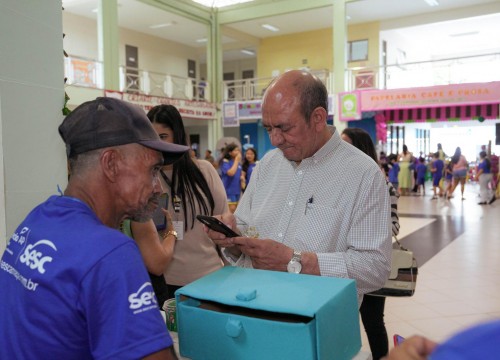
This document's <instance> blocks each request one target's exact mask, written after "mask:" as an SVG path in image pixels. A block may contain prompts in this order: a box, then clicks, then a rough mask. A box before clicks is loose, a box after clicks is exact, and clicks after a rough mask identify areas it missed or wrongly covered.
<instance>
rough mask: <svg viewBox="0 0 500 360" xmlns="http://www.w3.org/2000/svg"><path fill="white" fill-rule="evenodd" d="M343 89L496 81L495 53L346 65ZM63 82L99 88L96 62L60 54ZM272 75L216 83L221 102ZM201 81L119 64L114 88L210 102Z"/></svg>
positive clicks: (498, 63) (246, 94) (251, 92)
mask: <svg viewBox="0 0 500 360" xmlns="http://www.w3.org/2000/svg"><path fill="white" fill-rule="evenodd" d="M310 71H311V72H312V73H314V74H315V75H316V76H318V77H319V78H320V79H321V81H323V83H324V84H325V85H326V88H327V90H328V93H329V94H334V93H335V89H334V86H333V75H332V74H331V73H330V72H329V71H328V70H310ZM346 73H347V79H348V81H347V84H346V90H347V91H352V90H356V89H398V88H411V87H425V86H436V85H448V84H460V83H472V82H489V81H500V53H492V54H486V55H475V56H464V57H458V58H450V59H439V60H433V61H421V62H410V63H402V64H394V65H387V66H377V67H357V68H350V69H347V70H346ZM65 74H66V75H65V76H66V77H67V78H68V82H67V83H68V84H70V85H77V86H85V87H92V88H97V89H102V88H103V87H104V82H103V80H102V79H103V75H102V74H103V66H102V64H101V63H100V62H98V61H95V60H90V59H84V58H79V57H68V58H65ZM272 80H273V78H272V77H269V78H252V79H242V80H228V81H224V82H223V83H222V88H223V101H247V100H256V99H261V98H262V95H263V93H264V91H265V89H266V88H267V86H269V83H270V82H271V81H272ZM208 85H209V84H208V83H207V82H205V81H201V80H195V79H192V78H185V77H181V76H176V75H172V74H163V73H157V72H152V71H147V70H142V69H136V68H127V67H124V66H122V67H120V90H121V91H124V92H132V93H138V94H145V95H153V96H165V97H169V98H176V99H187V100H202V101H203V100H207V101H211V94H210V92H209V86H208Z"/></svg>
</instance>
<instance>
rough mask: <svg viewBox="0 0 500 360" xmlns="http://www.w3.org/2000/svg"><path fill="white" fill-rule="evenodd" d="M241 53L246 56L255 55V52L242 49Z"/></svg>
mask: <svg viewBox="0 0 500 360" xmlns="http://www.w3.org/2000/svg"><path fill="white" fill-rule="evenodd" d="M241 52H242V53H243V54H247V55H252V56H253V55H255V51H253V50H247V49H242V50H241Z"/></svg>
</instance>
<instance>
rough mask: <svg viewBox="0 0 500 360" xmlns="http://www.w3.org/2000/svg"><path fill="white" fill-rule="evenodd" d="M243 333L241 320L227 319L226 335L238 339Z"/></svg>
mask: <svg viewBox="0 0 500 360" xmlns="http://www.w3.org/2000/svg"><path fill="white" fill-rule="evenodd" d="M242 331H243V324H242V323H241V321H240V320H234V319H231V318H229V319H227V323H226V334H227V336H229V337H232V338H237V337H238V336H240V334H241V332H242Z"/></svg>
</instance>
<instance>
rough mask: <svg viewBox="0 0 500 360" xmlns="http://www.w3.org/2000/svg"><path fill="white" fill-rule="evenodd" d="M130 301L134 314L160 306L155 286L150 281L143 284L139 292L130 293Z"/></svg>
mask: <svg viewBox="0 0 500 360" xmlns="http://www.w3.org/2000/svg"><path fill="white" fill-rule="evenodd" d="M128 301H129V303H130V305H129V308H130V309H131V310H134V314H137V313H139V312H143V311H146V310H149V309H153V308H156V307H157V306H158V302H157V301H156V297H155V293H154V290H153V286H152V285H151V283H150V282H149V281H147V282H145V283H144V284H142V285H141V287H140V288H139V290H137V292H135V293H132V294H130V295H129V297H128Z"/></svg>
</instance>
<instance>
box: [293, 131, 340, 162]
mask: <svg viewBox="0 0 500 360" xmlns="http://www.w3.org/2000/svg"><path fill="white" fill-rule="evenodd" d="M328 130H329V131H330V134H332V136H331V137H330V139H329V140H328V141H327V142H326V143H325V145H323V146H322V147H321V148H320V149H319V150H318V151H316V153H314V155H313V156H311V157H309V158H306V159H304V160H302V161H301V164H303V163H304V164H309V163H313V164H316V163H318V162H320V161H321V160H322V159H323V158H325V157H326V156H328V155H330V154H331V153H333V151H334V150H335V149H336V148H337V147H338V146H339V145H340V142H341V141H343V140H342V139H341V138H340V135H339V132H338V131H337V130H336V128H335V126H328Z"/></svg>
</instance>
